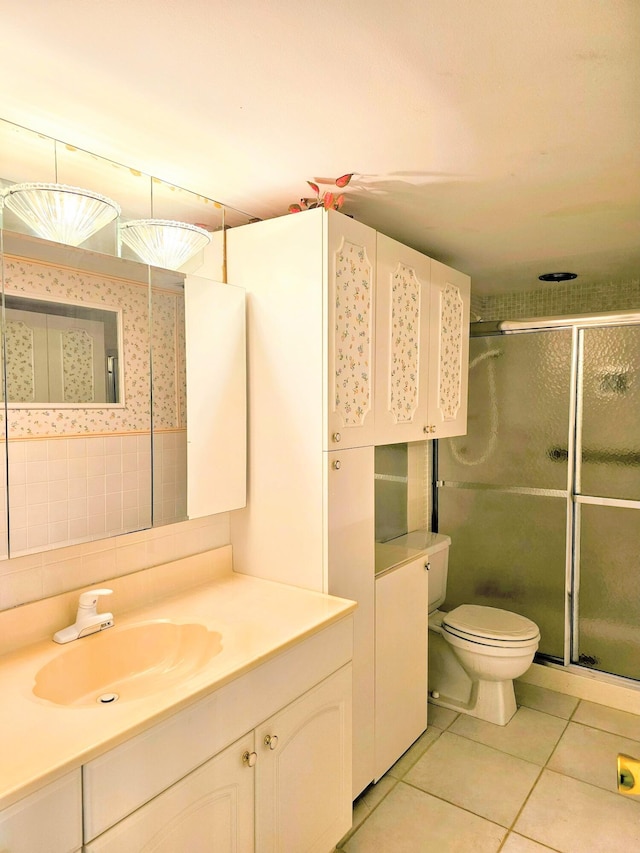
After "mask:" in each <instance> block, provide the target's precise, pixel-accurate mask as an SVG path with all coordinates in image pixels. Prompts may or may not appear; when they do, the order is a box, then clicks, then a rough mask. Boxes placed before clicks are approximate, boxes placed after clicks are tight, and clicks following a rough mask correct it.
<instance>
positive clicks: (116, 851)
mask: <svg viewBox="0 0 640 853" xmlns="http://www.w3.org/2000/svg"><path fill="white" fill-rule="evenodd" d="M245 752H246V753H249V754H250V753H252V752H253V733H250V734H248V735H246V736H245V737H244V738H242V739H241V740H239V741H236V743H234V744H232V745H231V746H230V747H228V748H227V749H225V750H224V752H221V753H220V754H219V755H217V756H215V758H212V759H210V760H209V761H207V762H206V764H203V765H202V767H200V768H199V769H198V770H194V771H193V773H190V774H189V775H188V776H185V778H184V779H182V780H181V781H180V782H177V783H176V784H175V785H173V786H172V787H171V788H169V789H168V790H166V791H164V792H163V793H162V794H160V795H159V796H158V797H156V798H155V799H154V800H151V802H149V803H147V804H146V805H145V806H143V807H142V808H141V809H138V811H136V812H134V813H133V814H132V815H130V816H129V817H128V818H125V819H124V820H122V821H120V823H118V824H116V825H115V826H114V827H113V828H112V829H110V830H108V831H107V832H105V833H104V834H103V835H100V836H99V837H98V838H96V839H95V840H94V841H92V842H90V843H89V844H86V845H85V847H84V851H85V853H176V851H178V850H185V851H186V850H188V851H189V853H210V851H215V853H250V851H252V850H253V829H254V823H253V805H254V803H253V784H254V770H253V769H252V768H251V767H249V765H248V763H246V762H245V761H243V755H244V753H245ZM124 781H126V780H123V782H124Z"/></svg>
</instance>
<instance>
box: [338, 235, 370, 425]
mask: <svg viewBox="0 0 640 853" xmlns="http://www.w3.org/2000/svg"><path fill="white" fill-rule="evenodd" d="M371 284H372V269H371V264H370V262H369V260H368V258H367V253H366V251H365V249H364V248H363V247H362V246H356V245H355V244H353V243H349V242H347V241H345V242H344V243H343V244H342V246H341V247H340V249H339V250H338V251H337V252H336V254H335V310H336V313H335V330H334V335H335V337H334V363H335V397H334V405H335V411H336V412H338V413H339V414H340V415H341V416H342V419H343V423H344V424H345V426H359V425H360V424H362V422H363V421H364V418H365V415H366V414H367V412H368V411H369V410H370V408H371V325H372V321H373V316H372V314H373V312H372V310H371V309H372V306H371V299H372V296H371Z"/></svg>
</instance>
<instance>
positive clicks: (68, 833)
mask: <svg viewBox="0 0 640 853" xmlns="http://www.w3.org/2000/svg"><path fill="white" fill-rule="evenodd" d="M81 844H82V787H81V784H80V770H74V771H73V773H69V774H67V775H66V776H63V777H62V778H61V779H58V780H57V781H56V782H52V783H51V784H50V785H46V786H45V787H44V788H42V789H41V790H40V791H36V793H35V794H31V795H30V796H29V797H25V798H24V799H23V800H20V801H19V802H17V803H16V804H15V805H13V806H11V807H10V808H8V809H4V810H3V811H2V812H0V850H6V851H10V853H34V851H36V850H46V851H47V853H72V851H74V850H79V849H80V846H81Z"/></svg>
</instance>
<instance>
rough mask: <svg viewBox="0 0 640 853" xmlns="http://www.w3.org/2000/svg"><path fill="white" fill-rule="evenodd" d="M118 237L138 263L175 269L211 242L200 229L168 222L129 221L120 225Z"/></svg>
mask: <svg viewBox="0 0 640 853" xmlns="http://www.w3.org/2000/svg"><path fill="white" fill-rule="evenodd" d="M120 237H121V239H122V242H123V243H126V245H127V246H129V248H130V249H133V251H134V252H135V253H136V255H137V256H138V257H139V258H140V260H142V261H144V262H145V263H147V264H152V265H153V266H155V267H163V268H164V269H169V270H177V269H180V267H181V266H183V265H184V264H186V262H187V261H188V260H189V258H191V257H193V255H195V254H196V253H197V252H199V251H201V249H204V247H205V246H206V245H207V244H208V243H210V242H211V235H210V234H209V232H208V231H205V230H204V228H199V227H198V226H197V225H190V224H189V223H187V222H174V221H172V220H169V219H132V220H131V221H129V222H123V223H122V224H121V225H120Z"/></svg>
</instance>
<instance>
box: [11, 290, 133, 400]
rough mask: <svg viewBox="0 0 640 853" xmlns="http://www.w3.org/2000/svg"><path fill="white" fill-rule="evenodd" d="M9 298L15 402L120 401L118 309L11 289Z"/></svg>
mask: <svg viewBox="0 0 640 853" xmlns="http://www.w3.org/2000/svg"><path fill="white" fill-rule="evenodd" d="M4 304H5V325H4V330H5V345H6V352H7V364H6V389H7V402H8V404H9V407H11V408H18V407H21V406H23V405H33V406H39V407H42V408H47V407H51V406H56V405H59V404H61V405H66V406H70V405H75V406H96V405H109V404H117V403H119V402H120V396H121V385H122V380H121V377H120V364H121V358H120V352H119V347H118V340H119V337H120V336H119V333H118V328H119V326H120V325H121V324H120V312H119V311H118V310H104V309H102V308H97V307H94V306H90V305H82V304H78V303H71V302H53V301H48V300H45V299H42V298H38V297H26V296H20V295H17V294H13V293H11V292H7V293H5V300H4ZM3 353H4V348H2V349H1V350H0V366H1V365H2V362H3V360H4V359H3ZM2 399H4V395H3V396H2Z"/></svg>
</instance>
